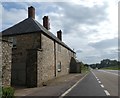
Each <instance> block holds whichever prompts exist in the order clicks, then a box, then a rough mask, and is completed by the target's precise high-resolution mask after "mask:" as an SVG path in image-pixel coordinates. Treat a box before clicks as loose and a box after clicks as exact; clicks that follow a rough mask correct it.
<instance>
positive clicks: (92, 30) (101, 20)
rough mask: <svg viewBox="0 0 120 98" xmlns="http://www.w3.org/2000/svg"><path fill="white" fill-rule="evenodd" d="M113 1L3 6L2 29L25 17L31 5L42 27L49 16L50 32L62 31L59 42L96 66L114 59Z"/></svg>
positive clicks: (114, 12)
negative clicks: (98, 63) (61, 40)
mask: <svg viewBox="0 0 120 98" xmlns="http://www.w3.org/2000/svg"><path fill="white" fill-rule="evenodd" d="M114 2H116V1H113V0H111V1H110V0H101V1H98V0H97V1H96V0H91V1H90V2H88V0H84V1H83V0H78V1H77V0H76V1H75V0H73V2H27V3H24V2H19V3H17V2H16V3H15V2H14V3H3V16H4V17H2V19H3V28H8V27H10V26H12V25H13V24H16V23H17V22H19V21H21V20H23V19H25V18H27V7H28V6H34V7H35V9H36V20H37V21H39V22H40V23H41V24H42V18H43V16H44V15H48V16H49V17H50V27H51V29H50V31H51V32H52V33H54V34H55V35H56V31H58V30H60V29H61V30H62V31H63V33H62V34H63V41H64V42H65V43H66V44H67V45H68V46H70V47H71V48H72V49H73V48H74V49H75V51H76V52H77V58H78V59H79V60H80V61H83V62H85V63H96V62H99V61H100V60H102V59H103V58H112V59H114V58H115V59H116V58H117V57H116V55H117V53H118V52H117V51H116V49H117V38H118V35H117V34H118V33H117V32H118V31H117V7H116V4H114Z"/></svg>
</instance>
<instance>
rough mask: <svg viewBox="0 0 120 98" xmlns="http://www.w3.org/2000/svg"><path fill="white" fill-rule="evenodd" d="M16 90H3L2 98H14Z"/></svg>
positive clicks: (9, 88) (5, 88) (6, 88)
mask: <svg viewBox="0 0 120 98" xmlns="http://www.w3.org/2000/svg"><path fill="white" fill-rule="evenodd" d="M14 92H15V90H14V89H13V88H12V87H3V88H2V98H14Z"/></svg>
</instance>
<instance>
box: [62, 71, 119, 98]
mask: <svg viewBox="0 0 120 98" xmlns="http://www.w3.org/2000/svg"><path fill="white" fill-rule="evenodd" d="M118 77H119V75H118V71H111V70H107V71H106V70H91V72H90V73H89V74H88V75H87V76H86V77H85V78H83V79H82V80H81V81H80V82H78V83H77V84H76V85H75V87H74V88H72V89H69V90H68V91H66V92H65V93H64V94H63V95H62V96H63V97H65V96H118Z"/></svg>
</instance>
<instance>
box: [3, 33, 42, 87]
mask: <svg viewBox="0 0 120 98" xmlns="http://www.w3.org/2000/svg"><path fill="white" fill-rule="evenodd" d="M11 37H13V38H14V37H15V38H16V43H17V44H16V47H14V48H13V49H12V69H11V71H12V73H11V74H12V81H11V82H12V85H13V86H14V85H19V86H20V85H21V86H25V85H26V59H27V50H28V49H35V48H39V47H40V33H30V34H23V35H16V36H11ZM4 39H6V40H9V39H10V37H4Z"/></svg>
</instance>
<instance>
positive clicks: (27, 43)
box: [4, 33, 74, 87]
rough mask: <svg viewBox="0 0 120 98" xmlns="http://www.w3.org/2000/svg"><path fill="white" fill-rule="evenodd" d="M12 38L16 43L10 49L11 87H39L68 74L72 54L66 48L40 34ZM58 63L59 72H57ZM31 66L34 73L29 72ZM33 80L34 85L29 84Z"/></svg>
mask: <svg viewBox="0 0 120 98" xmlns="http://www.w3.org/2000/svg"><path fill="white" fill-rule="evenodd" d="M12 37H16V42H17V45H16V47H15V48H13V49H12V68H11V71H12V74H11V75H12V85H19V86H20V85H21V86H23V85H24V86H26V85H28V86H30V87H32V86H35V83H37V85H36V86H40V85H41V84H42V83H43V82H46V81H48V80H50V79H53V78H55V77H58V76H61V75H65V74H68V73H69V66H70V60H71V57H74V54H73V53H72V52H71V51H70V50H68V49H67V48H65V47H63V46H61V45H59V44H58V43H57V42H55V41H54V40H52V39H50V38H48V37H47V36H45V35H44V34H41V33H31V34H23V35H16V36H12ZM4 38H5V39H7V40H8V39H9V38H8V37H4ZM58 46H59V47H58ZM58 48H59V49H60V50H59V49H58ZM33 56H36V57H33ZM60 62H61V71H58V68H57V67H58V64H59V63H60ZM33 66H35V67H36V68H35V71H33V70H31V69H33V68H32V67H33ZM26 67H27V68H26ZM29 73H30V74H29ZM32 73H33V74H32ZM35 74H36V75H35ZM26 75H27V76H26ZM34 76H35V77H37V80H36V79H35V78H34ZM27 77H31V78H27ZM33 78H34V80H35V81H34V83H32V82H29V81H33V80H32V79H33ZM28 80H29V81H28ZM26 83H27V84H26Z"/></svg>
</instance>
